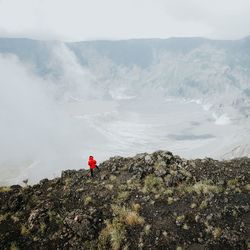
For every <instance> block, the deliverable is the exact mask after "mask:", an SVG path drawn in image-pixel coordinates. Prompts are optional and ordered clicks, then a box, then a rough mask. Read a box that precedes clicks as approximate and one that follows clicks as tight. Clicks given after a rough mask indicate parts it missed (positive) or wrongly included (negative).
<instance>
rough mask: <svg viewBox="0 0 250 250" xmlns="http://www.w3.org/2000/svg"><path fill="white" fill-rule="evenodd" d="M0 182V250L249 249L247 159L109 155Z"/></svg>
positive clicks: (164, 155)
mask: <svg viewBox="0 0 250 250" xmlns="http://www.w3.org/2000/svg"><path fill="white" fill-rule="evenodd" d="M99 167H100V170H97V171H95V177H94V178H93V179H92V178H91V177H90V176H88V171H87V170H78V171H76V170H67V171H64V172H63V173H62V176H61V177H60V178H55V179H53V180H48V179H44V180H41V181H40V183H39V184H37V185H34V186H28V185H27V186H26V187H21V186H18V185H14V186H11V187H2V188H0V206H1V210H0V249H12V250H14V249H176V250H181V249H249V248H250V243H249V238H250V237H249V235H250V232H249V224H250V223H249V222H250V215H249V202H250V196H249V190H250V184H249V170H250V159H249V158H239V159H234V160H231V161H216V160H212V159H210V158H206V159H202V160H201V159H197V160H185V159H181V158H180V157H178V156H173V155H172V153H170V152H164V151H158V152H155V153H153V154H140V155H136V156H135V157H132V158H122V157H113V158H110V159H109V160H108V161H105V162H103V163H101V164H100V165H99Z"/></svg>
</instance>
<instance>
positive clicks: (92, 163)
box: [88, 156, 96, 169]
mask: <svg viewBox="0 0 250 250" xmlns="http://www.w3.org/2000/svg"><path fill="white" fill-rule="evenodd" d="M88 164H89V167H90V169H94V168H95V167H96V160H95V159H94V157H93V156H90V157H89V161H88Z"/></svg>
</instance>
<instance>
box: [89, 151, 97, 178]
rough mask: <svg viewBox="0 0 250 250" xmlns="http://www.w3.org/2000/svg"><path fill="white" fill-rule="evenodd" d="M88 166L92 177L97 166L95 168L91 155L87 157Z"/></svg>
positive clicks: (94, 161)
mask: <svg viewBox="0 0 250 250" xmlns="http://www.w3.org/2000/svg"><path fill="white" fill-rule="evenodd" d="M88 164H89V167H90V173H91V177H94V169H95V168H98V166H96V160H95V159H94V157H93V156H92V155H91V156H89V161H88ZM98 169H99V168H98Z"/></svg>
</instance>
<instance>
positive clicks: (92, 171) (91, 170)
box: [90, 168, 94, 177]
mask: <svg viewBox="0 0 250 250" xmlns="http://www.w3.org/2000/svg"><path fill="white" fill-rule="evenodd" d="M90 174H91V177H94V170H93V169H92V168H91V169H90Z"/></svg>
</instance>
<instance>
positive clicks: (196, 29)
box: [0, 0, 250, 41]
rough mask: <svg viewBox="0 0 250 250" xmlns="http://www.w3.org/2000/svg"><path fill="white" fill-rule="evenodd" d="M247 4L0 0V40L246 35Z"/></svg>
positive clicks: (222, 0) (244, 0)
mask: <svg viewBox="0 0 250 250" xmlns="http://www.w3.org/2000/svg"><path fill="white" fill-rule="evenodd" d="M249 24H250V0H0V36H1V37H29V38H38V39H59V40H72V41H76V40H93V39H124V38H151V37H160V38H167V37H172V36H203V37H209V38H219V39H238V38H242V37H244V36H248V35H250V28H249Z"/></svg>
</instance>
